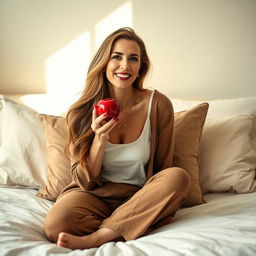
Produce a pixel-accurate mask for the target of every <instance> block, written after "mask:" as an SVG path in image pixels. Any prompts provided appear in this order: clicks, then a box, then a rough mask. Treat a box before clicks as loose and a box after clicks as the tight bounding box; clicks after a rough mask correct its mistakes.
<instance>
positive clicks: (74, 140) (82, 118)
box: [65, 27, 150, 165]
mask: <svg viewBox="0 0 256 256" xmlns="http://www.w3.org/2000/svg"><path fill="white" fill-rule="evenodd" d="M119 39H128V40H132V41H135V42H136V43H137V44H138V45H139V47H140V53H141V66H140V70H139V76H138V77H137V79H136V80H135V81H134V83H133V87H135V88H137V89H138V90H141V89H142V87H143V82H144V79H145V77H146V75H147V73H148V71H149V69H150V60H149V58H148V55H147V51H146V47H145V44H144V42H143V41H142V39H141V38H140V37H139V36H138V35H137V34H136V33H135V31H134V30H133V29H131V28H129V27H124V28H120V29H118V30H116V31H115V32H113V33H112V34H110V35H109V36H108V37H107V38H106V39H105V40H104V41H103V43H102V45H101V46H100V48H99V49H98V51H97V53H96V55H95V56H94V58H93V60H92V62H91V64H90V66H89V69H88V73H87V78H86V86H85V88H84V91H83V92H82V95H81V97H80V98H79V99H78V101H77V102H75V103H74V104H73V105H72V106H71V107H70V109H69V111H68V113H67V116H66V122H67V126H68V142H67V146H66V150H65V151H66V154H67V156H68V157H69V158H70V159H71V160H72V162H76V163H80V164H82V165H85V164H86V158H87V155H88V153H89V149H90V146H91V144H92V141H93V138H94V132H93V131H92V129H91V123H92V110H93V106H94V104H97V102H98V101H99V100H100V99H102V98H103V97H107V95H108V92H107V84H108V81H107V78H106V75H105V72H104V71H105V70H106V66H107V64H108V61H109V59H110V55H111V52H112V50H113V46H114V44H115V42H116V41H117V40H119Z"/></svg>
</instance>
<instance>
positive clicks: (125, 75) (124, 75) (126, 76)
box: [115, 73, 131, 80]
mask: <svg viewBox="0 0 256 256" xmlns="http://www.w3.org/2000/svg"><path fill="white" fill-rule="evenodd" d="M115 76H116V77H117V78H118V79H120V80H128V79H129V78H130V77H131V75H130V74H129V73H115Z"/></svg>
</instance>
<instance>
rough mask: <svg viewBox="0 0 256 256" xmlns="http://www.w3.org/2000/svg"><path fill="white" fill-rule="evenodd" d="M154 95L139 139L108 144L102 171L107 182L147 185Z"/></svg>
mask: <svg viewBox="0 0 256 256" xmlns="http://www.w3.org/2000/svg"><path fill="white" fill-rule="evenodd" d="M153 94H154V91H153V92H152V93H151V97H150V100H149V106H148V114H147V119H146V121H145V123H144V127H143V130H142V132H141V134H140V136H139V138H138V139H137V140H135V141H133V142H131V143H126V144H112V143H110V142H107V144H106V147H105V154H104V158H103V163H102V171H101V175H102V177H103V178H104V179H105V180H107V181H111V182H118V183H127V184H132V185H137V186H143V185H144V184H145V182H146V173H145V165H146V164H147V162H148V160H149V156H150V142H151V129H150V112H151V104H152V99H153Z"/></svg>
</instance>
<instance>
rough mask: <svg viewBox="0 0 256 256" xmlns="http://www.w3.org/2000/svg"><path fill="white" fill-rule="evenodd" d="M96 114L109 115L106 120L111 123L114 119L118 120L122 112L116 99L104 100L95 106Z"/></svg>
mask: <svg viewBox="0 0 256 256" xmlns="http://www.w3.org/2000/svg"><path fill="white" fill-rule="evenodd" d="M95 109H96V113H97V115H98V116H100V115H102V114H104V113H107V114H108V116H107V117H106V118H105V119H104V120H105V121H109V120H111V119H112V118H117V117H118V115H119V112H120V108H119V105H118V104H117V102H116V99H111V98H108V99H102V100H100V101H99V102H98V103H97V104H96V105H95Z"/></svg>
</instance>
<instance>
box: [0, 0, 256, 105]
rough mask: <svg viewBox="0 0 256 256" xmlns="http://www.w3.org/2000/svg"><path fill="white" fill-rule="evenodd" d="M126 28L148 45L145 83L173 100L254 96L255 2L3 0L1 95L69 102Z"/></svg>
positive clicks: (0, 6) (0, 12) (0, 2)
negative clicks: (108, 38)
mask: <svg viewBox="0 0 256 256" xmlns="http://www.w3.org/2000/svg"><path fill="white" fill-rule="evenodd" d="M121 26H132V27H134V28H135V30H136V31H137V33H138V34H139V35H141V37H142V38H143V39H144V41H145V43H146V45H147V48H148V52H149V55H150V57H151V60H152V63H153V70H152V74H151V76H150V78H149V79H148V80H147V84H146V86H152V87H155V88H157V89H159V90H160V91H162V92H164V93H166V94H168V95H169V96H171V97H173V98H193V99H195V98H209V99H210V98H228V97H243V96H250V95H256V85H255V82H256V51H255V46H256V1H255V0H157V1H156V0H133V1H132V0H131V1H128V0H127V1H126V0H107V1H105V0H72V1H70V0H22V1H21V0H0V33H1V39H0V93H1V94H6V95H9V94H17V97H18V96H19V95H20V94H45V95H44V96H46V95H47V98H45V97H44V99H45V102H44V100H43V101H42V104H43V105H45V104H46V102H48V103H49V101H52V102H54V101H55V102H56V104H58V101H62V102H64V101H65V104H66V105H67V104H69V101H68V98H69V97H71V98H72V97H74V96H75V95H77V93H78V92H79V91H80V90H81V88H82V87H83V83H84V79H85V74H86V70H87V67H88V64H89V62H90V60H91V58H92V56H93V54H94V53H95V51H96V48H97V46H98V44H99V41H101V40H102V37H104V36H105V35H106V34H108V33H110V32H111V31H113V30H115V29H116V28H118V27H121ZM61 93H65V94H63V95H65V96H61ZM57 95H59V97H57ZM17 97H16V98H17ZM38 97H39V96H38V95H37V96H36V98H34V101H36V102H38V101H39V98H38ZM65 97H67V100H64V99H65ZM65 104H64V105H65ZM48 105H49V104H48ZM64 105H61V106H60V109H61V108H64V107H65V106H66V105H65V106H64Z"/></svg>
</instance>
